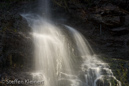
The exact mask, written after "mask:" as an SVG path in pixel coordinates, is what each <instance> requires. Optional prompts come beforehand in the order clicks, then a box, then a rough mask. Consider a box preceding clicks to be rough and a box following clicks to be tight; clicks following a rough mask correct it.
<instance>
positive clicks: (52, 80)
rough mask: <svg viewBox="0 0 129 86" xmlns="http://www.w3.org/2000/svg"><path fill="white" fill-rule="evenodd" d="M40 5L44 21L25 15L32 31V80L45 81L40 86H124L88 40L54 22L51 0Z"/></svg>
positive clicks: (43, 0) (45, 0) (68, 27)
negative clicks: (99, 57)
mask: <svg viewBox="0 0 129 86" xmlns="http://www.w3.org/2000/svg"><path fill="white" fill-rule="evenodd" d="M40 2H41V3H40V8H41V10H40V11H41V12H43V16H44V18H43V17H40V16H37V15H32V14H24V15H22V16H23V17H24V18H25V19H26V20H27V22H28V24H29V26H30V27H31V28H32V32H30V34H31V35H32V37H33V42H34V51H35V53H34V61H35V62H34V65H35V66H34V71H33V72H32V76H33V79H34V80H40V81H42V80H43V81H44V84H41V85H40V86H121V82H120V81H119V80H117V79H116V77H115V76H114V75H113V73H112V70H111V69H110V67H109V65H108V64H106V63H104V62H103V61H101V60H100V59H98V58H97V56H96V55H95V54H94V52H93V50H92V49H91V47H90V45H89V43H88V42H87V40H86V39H85V37H83V36H82V35H81V34H80V33H79V32H78V31H77V30H75V29H74V28H72V27H70V26H68V25H57V24H55V23H53V22H51V21H50V20H49V17H50V10H49V9H50V8H49V0H40ZM34 86H35V85H34ZM36 86H37V85H36Z"/></svg>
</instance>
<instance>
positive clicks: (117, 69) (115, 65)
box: [101, 57, 129, 86]
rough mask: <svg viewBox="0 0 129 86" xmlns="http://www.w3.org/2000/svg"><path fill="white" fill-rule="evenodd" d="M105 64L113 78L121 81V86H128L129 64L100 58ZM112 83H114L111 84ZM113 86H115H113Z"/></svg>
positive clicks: (119, 60)
mask: <svg viewBox="0 0 129 86" xmlns="http://www.w3.org/2000/svg"><path fill="white" fill-rule="evenodd" d="M101 59H103V61H105V62H107V63H108V64H109V65H110V67H111V69H112V71H113V74H114V76H115V77H116V78H117V79H118V80H120V81H121V84H122V86H129V62H128V61H125V60H121V59H114V58H108V57H107V58H103V57H102V58H101ZM113 83H114V82H113ZM113 86H115V85H113Z"/></svg>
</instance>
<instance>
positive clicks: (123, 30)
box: [112, 27, 129, 36]
mask: <svg viewBox="0 0 129 86" xmlns="http://www.w3.org/2000/svg"><path fill="white" fill-rule="evenodd" d="M112 34H113V35H114V36H121V35H126V34H129V28H128V27H119V28H113V29H112Z"/></svg>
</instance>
